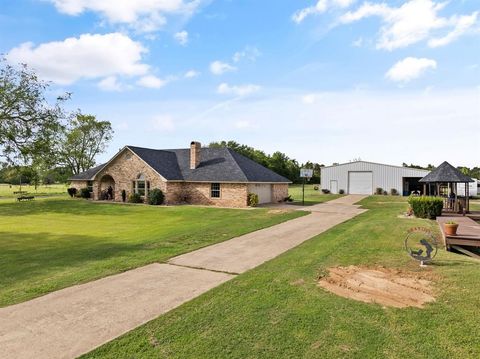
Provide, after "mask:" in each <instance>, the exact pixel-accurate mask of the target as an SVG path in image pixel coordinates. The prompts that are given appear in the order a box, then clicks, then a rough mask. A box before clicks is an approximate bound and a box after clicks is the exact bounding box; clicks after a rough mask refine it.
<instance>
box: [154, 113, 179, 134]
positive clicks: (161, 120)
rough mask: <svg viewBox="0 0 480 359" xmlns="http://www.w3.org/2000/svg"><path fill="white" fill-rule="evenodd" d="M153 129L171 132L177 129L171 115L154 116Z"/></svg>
mask: <svg viewBox="0 0 480 359" xmlns="http://www.w3.org/2000/svg"><path fill="white" fill-rule="evenodd" d="M150 123H151V125H152V128H153V129H154V130H157V131H167V132H171V131H173V130H174V129H175V123H174V121H173V117H172V116H170V115H158V116H154V117H153V118H152V120H151V121H150Z"/></svg>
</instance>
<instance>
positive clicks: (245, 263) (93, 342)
mask: <svg viewBox="0 0 480 359" xmlns="http://www.w3.org/2000/svg"><path fill="white" fill-rule="evenodd" d="M362 198H363V197H362V196H345V197H342V198H339V199H336V200H334V201H331V202H327V203H323V204H319V205H315V206H310V207H308V208H306V209H307V210H309V211H311V212H312V213H311V214H309V215H307V216H304V217H301V218H297V219H294V220H291V221H288V222H284V223H281V224H278V225H276V226H272V227H270V228H266V229H262V230H259V231H256V232H252V233H249V234H246V235H244V236H240V237H237V238H233V239H231V240H229V241H226V242H223V243H219V244H216V245H213V246H210V247H206V248H203V249H199V250H197V251H194V252H191V253H187V254H184V255H181V256H178V257H175V258H172V259H171V260H170V261H169V262H168V263H167V264H151V265H148V266H145V267H141V268H137V269H134V270H131V271H128V272H125V273H121V274H117V275H113V276H110V277H106V278H103V279H100V280H96V281H92V282H89V283H86V284H82V285H77V286H73V287H70V288H66V289H62V290H59V291H57V292H53V293H50V294H47V295H45V296H43V297H40V298H36V299H33V300H30V301H28V302H24V303H20V304H16V305H12V306H9V307H6V308H0V358H2V359H7V358H16V359H17V358H18V359H20V358H35V359H42V358H49V359H53V358H74V357H77V356H79V355H81V354H84V353H87V352H89V351H91V350H93V349H95V348H96V347H98V346H100V345H102V344H104V343H106V342H108V341H110V340H112V339H115V338H116V337H118V336H120V335H122V334H124V333H126V332H127V331H130V330H132V329H134V328H136V327H138V326H139V325H142V324H143V323H146V322H147V321H149V320H152V319H154V318H156V317H158V316H159V315H161V314H163V313H166V312H168V311H169V310H171V309H173V308H175V307H177V306H179V305H181V304H182V303H185V302H187V301H189V300H191V299H193V298H195V297H197V296H199V295H201V294H202V293H204V292H206V291H208V290H210V289H211V288H213V287H216V286H218V285H220V284H222V283H224V282H226V281H228V280H230V279H232V278H234V277H235V275H236V274H239V273H243V272H245V271H247V270H249V269H251V268H254V267H256V266H258V265H260V264H262V263H264V262H266V261H268V260H270V259H272V258H274V257H276V256H278V255H279V254H281V253H283V252H285V251H287V250H289V249H290V248H293V247H295V246H297V245H299V244H300V243H302V242H304V241H306V240H308V239H310V238H312V237H314V236H316V235H317V234H319V233H322V232H324V231H325V230H327V229H329V228H331V227H333V226H335V225H337V224H339V223H341V222H344V221H346V220H348V219H350V218H352V217H354V216H356V215H358V214H360V213H362V212H364V210H363V209H360V208H359V206H356V205H354V203H356V202H357V201H359V200H360V199H362Z"/></svg>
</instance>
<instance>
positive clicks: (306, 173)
mask: <svg viewBox="0 0 480 359" xmlns="http://www.w3.org/2000/svg"><path fill="white" fill-rule="evenodd" d="M312 176H313V170H312V169H309V168H302V169H300V177H301V178H302V206H305V178H312Z"/></svg>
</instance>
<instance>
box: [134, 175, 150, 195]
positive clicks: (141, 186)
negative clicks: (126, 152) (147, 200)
mask: <svg viewBox="0 0 480 359" xmlns="http://www.w3.org/2000/svg"><path fill="white" fill-rule="evenodd" d="M149 187H150V182H148V181H145V176H144V175H143V174H139V175H138V176H137V179H136V180H135V181H133V192H134V193H138V194H139V195H140V196H145V193H146V192H148V189H149Z"/></svg>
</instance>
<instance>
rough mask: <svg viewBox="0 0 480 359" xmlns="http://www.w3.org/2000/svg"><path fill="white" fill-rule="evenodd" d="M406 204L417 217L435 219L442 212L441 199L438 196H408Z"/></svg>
mask: <svg viewBox="0 0 480 359" xmlns="http://www.w3.org/2000/svg"><path fill="white" fill-rule="evenodd" d="M408 204H410V207H412V210H413V213H414V214H415V216H416V217H418V218H428V219H435V218H437V216H440V215H441V214H442V208H443V199H441V198H438V197H428V196H423V197H418V196H415V197H413V196H412V197H410V198H409V199H408Z"/></svg>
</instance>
